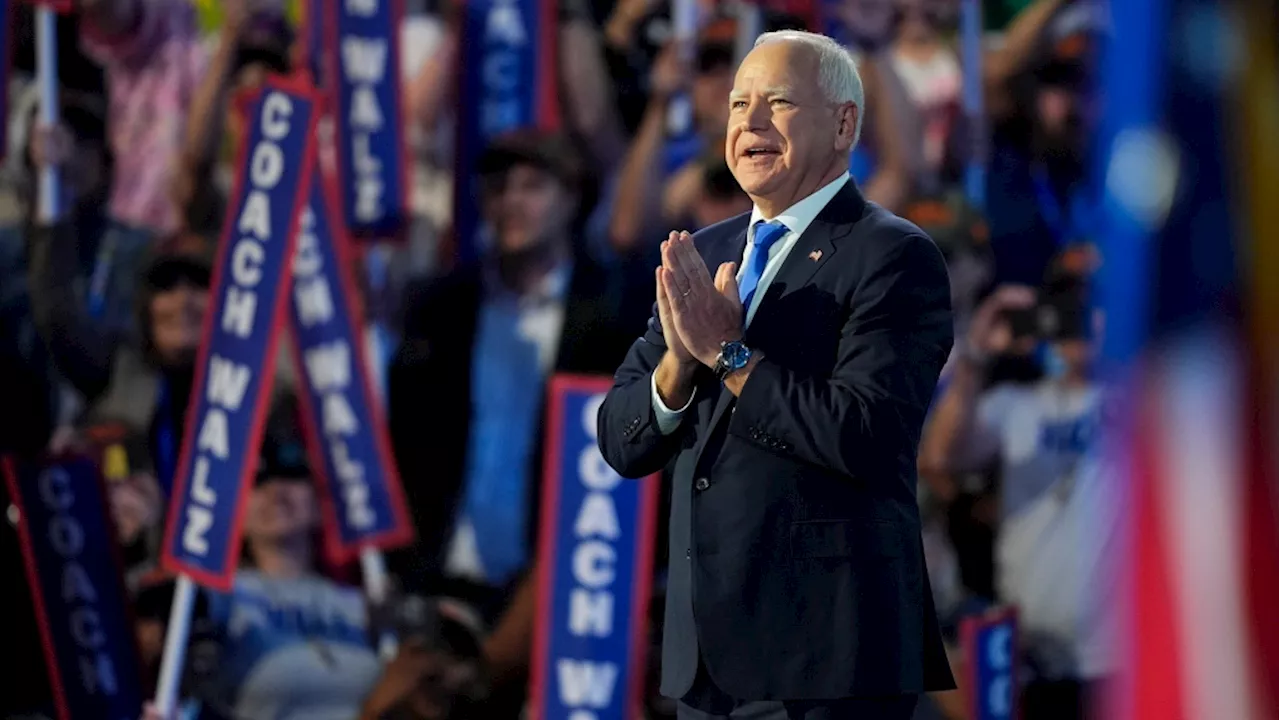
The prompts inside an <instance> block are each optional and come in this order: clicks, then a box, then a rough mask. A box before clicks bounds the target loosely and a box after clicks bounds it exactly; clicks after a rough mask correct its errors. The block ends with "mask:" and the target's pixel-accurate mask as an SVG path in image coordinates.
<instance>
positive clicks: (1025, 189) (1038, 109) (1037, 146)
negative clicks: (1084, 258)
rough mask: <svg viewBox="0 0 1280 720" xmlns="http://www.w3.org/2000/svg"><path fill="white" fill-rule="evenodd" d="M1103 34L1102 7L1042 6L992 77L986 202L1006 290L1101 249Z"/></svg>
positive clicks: (1014, 36) (996, 60)
mask: <svg viewBox="0 0 1280 720" xmlns="http://www.w3.org/2000/svg"><path fill="white" fill-rule="evenodd" d="M1101 32H1102V20H1101V19H1100V18H1099V15H1098V7H1097V6H1096V4H1093V3H1086V2H1079V1H1074V2H1073V1H1072V0H1040V1H1039V2H1037V3H1035V4H1034V5H1031V6H1030V7H1028V8H1027V9H1026V10H1025V11H1023V12H1022V13H1021V14H1020V15H1019V16H1018V18H1017V19H1016V20H1015V21H1014V23H1013V24H1012V25H1011V26H1010V28H1009V29H1008V31H1007V32H1006V33H1005V42H1004V44H1003V47H1002V49H1001V50H1000V51H999V52H996V53H993V54H992V55H991V56H989V58H988V60H987V63H986V66H985V67H984V83H985V84H986V90H987V97H988V100H987V111H988V114H989V116H990V117H991V119H992V122H993V123H994V137H993V143H992V152H991V161H990V166H989V168H988V173H987V196H986V201H987V215H988V218H989V229H990V242H991V249H992V252H993V255H994V259H995V278H994V280H995V282H996V283H997V284H1002V283H1017V284H1023V285H1032V286H1034V285H1036V284H1037V283H1038V282H1039V281H1040V279H1041V278H1042V277H1043V276H1044V273H1045V270H1046V268H1047V267H1048V266H1049V263H1050V260H1051V259H1052V258H1053V257H1054V255H1055V254H1056V253H1057V252H1058V251H1059V250H1061V249H1062V248H1063V247H1065V246H1067V245H1068V244H1071V243H1075V242H1081V241H1089V240H1092V239H1093V234H1094V233H1095V231H1096V219H1097V212H1096V202H1095V201H1094V195H1093V193H1092V192H1091V190H1090V183H1089V178H1088V171H1087V167H1086V161H1087V151H1088V149H1089V148H1088V142H1089V138H1090V137H1091V130H1092V127H1093V122H1092V115H1093V113H1092V112H1091V106H1092V100H1091V98H1092V95H1093V90H1092V82H1091V77H1092V74H1093V73H1092V65H1093V63H1094V61H1095V59H1096V55H1097V41H1098V39H1099V35H1100V34H1101Z"/></svg>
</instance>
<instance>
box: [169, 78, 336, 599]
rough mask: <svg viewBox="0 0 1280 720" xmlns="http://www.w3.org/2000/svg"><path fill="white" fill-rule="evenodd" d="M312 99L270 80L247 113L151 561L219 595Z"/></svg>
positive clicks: (228, 564)
mask: <svg viewBox="0 0 1280 720" xmlns="http://www.w3.org/2000/svg"><path fill="white" fill-rule="evenodd" d="M318 106H319V99H318V97H317V96H316V95H315V94H314V91H311V90H306V89H302V88H297V87H292V86H290V85H289V81H287V80H282V79H278V78H273V79H271V80H269V81H268V82H267V85H266V87H265V88H264V89H263V91H262V93H261V95H260V96H259V97H258V98H257V100H256V101H255V102H253V103H251V104H250V105H249V112H248V117H249V118H250V129H249V133H248V137H247V138H246V150H245V152H244V154H243V158H242V162H241V167H240V168H239V175H238V177H237V181H236V188H237V190H236V194H235V195H233V197H232V205H231V214H230V215H229V217H228V222H227V229H226V232H225V234H224V236H223V238H222V242H221V245H220V246H219V250H218V260H217V263H216V266H215V269H214V280H215V282H214V287H213V291H212V303H211V306H210V308H209V317H208V319H207V320H206V323H205V337H204V342H203V343H202V345H201V355H200V358H199V360H198V361H197V364H196V382H195V385H194V386H193V388H192V395H191V408H190V418H191V422H190V423H189V424H188V427H187V428H186V435H185V437H184V438H183V442H182V453H181V460H180V461H179V464H178V474H177V477H176V478H175V486H174V493H173V499H172V504H171V505H170V508H169V518H168V523H167V525H166V530H165V541H164V547H163V553H162V563H163V564H164V566H165V567H166V569H168V570H171V571H173V572H181V573H186V574H188V575H189V576H190V577H191V578H192V579H194V580H196V581H198V582H201V583H203V584H206V585H209V586H211V587H215V588H218V589H222V590H225V589H226V588H227V587H229V585H230V582H231V576H232V574H233V573H234V571H235V567H236V560H237V557H238V554H239V548H240V527H239V515H240V504H241V503H240V498H241V492H242V490H243V487H244V484H245V483H246V482H247V481H248V480H249V479H250V478H251V477H252V476H253V473H254V472H255V471H256V466H257V458H258V444H259V443H260V442H261V440H262V425H263V421H264V419H265V418H264V416H265V412H266V406H265V404H266V402H267V399H268V397H267V396H268V394H269V392H270V390H271V369H272V367H273V362H274V360H275V348H276V341H277V339H278V337H279V335H280V333H279V330H280V327H281V324H282V321H283V319H284V309H285V304H284V302H285V299H286V296H287V293H286V292H285V291H284V289H285V288H287V287H288V285H287V283H286V282H285V280H286V278H287V275H286V272H287V270H288V266H287V263H288V260H289V258H290V256H291V254H292V245H293V238H294V235H295V233H296V227H297V217H298V214H299V211H300V209H301V206H302V203H303V202H304V200H305V199H306V194H305V193H306V192H307V190H308V185H307V184H308V183H309V182H310V180H311V166H312V164H313V163H314V162H315V147H314V143H315V130H316V119H317V116H318V112H317V110H318Z"/></svg>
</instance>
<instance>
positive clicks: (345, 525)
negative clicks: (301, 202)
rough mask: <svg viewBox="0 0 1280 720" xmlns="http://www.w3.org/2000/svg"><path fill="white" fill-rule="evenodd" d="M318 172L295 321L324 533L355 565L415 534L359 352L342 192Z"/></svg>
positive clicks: (307, 215)
mask: <svg viewBox="0 0 1280 720" xmlns="http://www.w3.org/2000/svg"><path fill="white" fill-rule="evenodd" d="M313 172H314V174H315V179H314V180H313V182H312V184H311V200H310V204H309V206H308V207H307V208H306V210H304V211H303V217H302V222H301V227H300V232H299V234H298V245H297V252H296V254H295V255H294V258H293V297H292V302H291V303H290V308H291V314H290V317H291V319H292V326H293V337H294V341H295V345H294V346H295V348H296V350H297V352H296V353H295V356H296V357H297V359H298V362H299V370H300V372H299V376H300V377H302V379H303V391H302V393H301V394H300V396H301V398H302V404H303V406H304V410H305V412H304V416H305V419H306V423H305V424H306V427H307V435H308V439H309V441H310V445H311V452H312V455H313V456H314V457H315V458H316V459H317V460H316V462H315V466H316V471H317V474H318V475H319V476H320V477H321V478H322V479H323V480H324V484H325V486H326V487H325V490H326V492H327V493H328V494H329V499H330V500H331V502H329V503H325V510H326V512H329V513H332V517H330V518H328V519H329V522H326V523H325V524H324V531H325V533H326V539H327V540H328V542H329V543H330V545H329V547H330V549H331V550H333V551H335V553H336V555H337V556H339V557H349V556H351V555H354V554H355V553H357V552H358V551H359V549H360V548H361V547H366V546H378V547H390V546H392V545H399V544H403V543H406V542H408V541H409V540H410V539H411V538H412V537H413V530H412V526H411V524H410V522H409V519H408V513H407V511H406V508H405V505H404V497H403V492H402V489H401V486H400V477H399V474H398V473H397V472H396V468H395V464H394V463H393V462H392V460H391V452H390V449H389V446H388V444H387V439H386V438H387V436H386V431H385V429H384V426H383V418H382V417H381V409H380V408H379V407H378V405H377V403H376V401H375V398H374V395H373V393H372V390H371V385H370V381H369V374H368V368H367V367H366V365H365V360H364V355H363V353H362V351H361V347H362V346H361V344H360V334H359V331H358V325H357V323H356V320H357V318H356V315H355V313H354V312H353V310H352V307H353V304H352V302H351V300H352V296H353V292H354V290H353V286H354V280H353V279H352V278H351V275H350V273H351V265H352V264H351V262H350V258H349V257H348V253H347V250H348V248H347V247H346V246H345V244H344V243H345V240H346V238H345V235H343V234H342V231H341V226H340V225H338V224H337V223H335V222H334V219H333V217H332V213H331V208H333V207H334V204H333V202H331V201H332V199H333V198H334V197H335V196H336V192H328V187H327V186H326V184H325V183H324V182H323V177H322V173H321V172H320V170H319V168H318V167H317V168H316V169H315V170H314V171H313Z"/></svg>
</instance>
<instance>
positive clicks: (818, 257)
mask: <svg viewBox="0 0 1280 720" xmlns="http://www.w3.org/2000/svg"><path fill="white" fill-rule="evenodd" d="M809 259H810V260H812V261H814V262H818V261H819V260H821V259H822V251H821V250H814V251H813V252H811V253H809Z"/></svg>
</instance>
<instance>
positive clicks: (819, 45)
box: [755, 30, 863, 145]
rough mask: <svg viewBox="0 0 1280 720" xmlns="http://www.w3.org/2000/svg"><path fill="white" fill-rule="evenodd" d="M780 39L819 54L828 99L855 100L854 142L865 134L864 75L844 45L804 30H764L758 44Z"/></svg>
mask: <svg viewBox="0 0 1280 720" xmlns="http://www.w3.org/2000/svg"><path fill="white" fill-rule="evenodd" d="M780 42H793V43H798V44H800V45H804V46H805V47H807V48H809V49H810V50H812V51H813V52H814V54H816V55H817V57H818V85H819V86H820V87H821V88H822V93H823V94H824V95H826V97H827V101H828V102H830V103H833V104H835V105H843V104H845V103H853V105H854V106H855V107H857V108H858V121H857V125H856V126H854V129H853V144H854V145H857V144H858V138H860V137H862V115H863V112H862V103H863V100H862V77H861V76H860V75H858V64H857V63H856V62H855V61H854V59H853V55H851V54H850V53H849V51H848V50H846V49H845V48H844V46H843V45H841V44H840V43H838V42H836V41H835V40H834V39H832V38H830V37H827V36H826V35H819V34H818V33H811V32H805V31H804V30H777V31H774V32H767V33H761V35H760V37H758V38H756V44H755V47H760V46H761V45H770V44H773V43H780Z"/></svg>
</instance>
